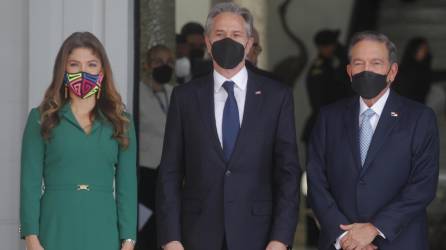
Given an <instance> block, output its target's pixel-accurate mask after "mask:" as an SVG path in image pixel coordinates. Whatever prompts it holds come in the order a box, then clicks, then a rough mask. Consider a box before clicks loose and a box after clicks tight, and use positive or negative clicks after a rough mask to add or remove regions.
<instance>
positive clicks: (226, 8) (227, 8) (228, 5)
mask: <svg viewBox="0 0 446 250" xmlns="http://www.w3.org/2000/svg"><path fill="white" fill-rule="evenodd" d="M223 12H230V13H234V14H236V15H239V16H241V17H243V19H244V20H245V29H246V34H247V35H248V37H251V35H252V29H253V22H254V18H253V17H252V15H251V12H250V11H249V10H248V9H246V8H242V7H240V6H239V5H237V4H235V3H233V2H223V3H218V4H216V5H214V7H212V9H211V10H210V11H209V14H208V17H207V18H206V25H205V28H204V29H205V33H206V34H207V35H209V33H210V32H211V30H212V25H213V24H214V18H215V17H216V16H218V15H219V14H221V13H223Z"/></svg>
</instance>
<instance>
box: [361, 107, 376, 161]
mask: <svg viewBox="0 0 446 250" xmlns="http://www.w3.org/2000/svg"><path fill="white" fill-rule="evenodd" d="M374 114H375V112H374V111H373V110H372V109H370V108H369V109H367V110H366V111H364V112H363V113H362V114H361V117H362V120H361V128H360V129H359V147H360V150H361V165H362V166H364V162H365V158H366V157H367V151H368V150H369V146H370V142H371V141H372V137H373V128H372V124H370V119H371V118H372V117H373V115H374Z"/></svg>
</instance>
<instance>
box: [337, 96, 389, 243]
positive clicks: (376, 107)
mask: <svg viewBox="0 0 446 250" xmlns="http://www.w3.org/2000/svg"><path fill="white" fill-rule="evenodd" d="M389 93H390V90H389V89H387V90H386V92H385V93H384V95H383V96H381V97H380V98H379V99H378V101H376V102H375V103H374V104H373V105H372V106H371V107H369V106H367V104H366V103H365V102H364V100H363V99H362V97H360V98H359V117H358V119H359V126H361V120H362V114H363V113H364V112H365V111H366V110H367V109H369V108H370V109H372V110H373V112H375V114H374V115H373V116H372V117H371V118H370V125H372V128H373V131H375V129H376V126H378V121H379V118H380V117H381V114H382V112H383V109H384V106H385V105H386V102H387V99H388V98H389ZM378 232H379V236H381V237H383V238H384V239H385V238H386V236H385V235H384V234H383V233H382V232H381V230H379V229H378ZM347 233H348V232H344V233H343V234H341V236H339V237H338V239H337V240H336V243H335V244H334V246H335V248H336V249H341V239H342V238H343V237H344V236H345V235H347Z"/></svg>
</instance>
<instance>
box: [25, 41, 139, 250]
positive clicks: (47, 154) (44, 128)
mask: <svg viewBox="0 0 446 250" xmlns="http://www.w3.org/2000/svg"><path fill="white" fill-rule="evenodd" d="M136 190H137V189H136V138H135V131H134V127H133V122H132V121H131V118H130V117H129V115H128V114H126V113H125V112H124V105H123V103H122V101H121V97H120V95H119V94H118V92H117V91H116V88H115V85H114V83H113V77H112V71H111V67H110V62H109V60H108V58H107V55H106V53H105V50H104V47H103V46H102V44H101V43H100V42H99V40H98V39H97V38H96V37H95V36H94V35H93V34H91V33H89V32H76V33H73V34H72V35H71V36H70V37H68V38H67V39H66V40H65V41H64V43H63V45H62V47H61V48H60V50H59V52H58V54H57V57H56V62H55V65H54V72H53V79H52V82H51V85H50V86H49V88H48V89H47V91H46V93H45V97H44V99H43V101H42V103H41V104H40V106H39V107H37V108H34V109H32V110H31V112H30V114H29V117H28V121H27V124H26V128H25V132H24V135H23V144H22V158H21V209H20V218H21V235H22V237H24V238H25V240H26V247H27V249H28V250H42V249H45V250H119V249H121V250H132V249H133V246H134V243H135V242H134V240H135V239H136V210H137V209H136V205H137V200H136V197H137V191H136Z"/></svg>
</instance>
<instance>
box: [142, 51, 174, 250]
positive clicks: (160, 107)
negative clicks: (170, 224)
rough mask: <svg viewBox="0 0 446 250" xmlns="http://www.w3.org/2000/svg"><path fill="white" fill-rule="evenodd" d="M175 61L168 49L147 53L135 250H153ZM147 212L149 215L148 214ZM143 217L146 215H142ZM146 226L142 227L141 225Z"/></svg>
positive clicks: (143, 88) (143, 83)
mask: <svg viewBox="0 0 446 250" xmlns="http://www.w3.org/2000/svg"><path fill="white" fill-rule="evenodd" d="M174 63H175V57H174V55H173V52H172V50H171V49H169V48H168V47H166V46H164V45H156V46H154V47H152V48H150V49H149V50H148V51H147V58H146V64H145V65H144V67H145V69H146V72H147V73H148V74H147V75H146V76H145V77H144V78H143V80H142V81H141V82H140V86H139V105H140V106H139V177H140V181H139V189H138V191H139V202H140V204H141V205H143V206H144V209H140V211H139V212H140V219H141V218H147V217H148V220H147V221H143V222H142V225H139V228H140V231H139V233H138V243H137V246H136V248H137V249H156V215H157V212H156V210H155V208H156V206H155V190H156V179H157V175H158V166H159V164H160V159H161V151H162V148H163V140H164V129H165V126H166V116H167V110H168V108H169V101H170V95H171V93H172V89H173V87H172V85H171V84H169V82H170V81H171V80H172V76H173V72H174ZM148 211H150V212H148ZM144 213H145V214H144ZM144 222H145V223H144Z"/></svg>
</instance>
